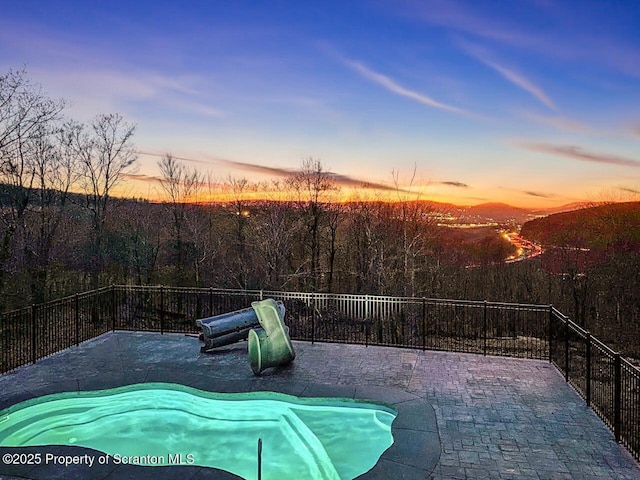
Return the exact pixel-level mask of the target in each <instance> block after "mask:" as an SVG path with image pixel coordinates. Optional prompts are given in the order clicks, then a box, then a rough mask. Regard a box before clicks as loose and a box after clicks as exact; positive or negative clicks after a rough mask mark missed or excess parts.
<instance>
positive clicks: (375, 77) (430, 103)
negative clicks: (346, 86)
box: [342, 58, 469, 115]
mask: <svg viewBox="0 0 640 480" xmlns="http://www.w3.org/2000/svg"><path fill="white" fill-rule="evenodd" d="M342 61H343V62H344V63H345V64H346V65H347V66H349V68H351V69H352V70H354V71H355V72H357V73H358V74H360V75H361V76H362V77H364V78H366V79H367V80H369V81H371V82H373V83H376V84H378V85H380V86H382V87H384V88H386V89H387V90H388V91H390V92H392V93H395V94H396V95H400V96H402V97H406V98H409V99H411V100H413V101H415V102H418V103H421V104H422V105H426V106H427V107H431V108H437V109H439V110H445V111H448V112H453V113H458V114H463V115H468V114H469V112H467V111H465V110H463V109H461V108H458V107H454V106H453V105H449V104H446V103H443V102H439V101H437V100H435V99H433V98H431V97H429V96H428V95H425V94H424V93H419V92H416V91H414V90H410V89H408V88H406V87H403V86H402V85H400V84H399V83H398V82H397V81H395V80H394V79H392V78H390V77H388V76H386V75H383V74H382V73H379V72H376V71H374V70H371V69H370V68H369V67H367V66H365V65H364V64H363V63H360V62H356V61H353V60H349V59H346V58H343V59H342Z"/></svg>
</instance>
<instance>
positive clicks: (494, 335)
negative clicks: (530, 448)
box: [0, 286, 640, 458]
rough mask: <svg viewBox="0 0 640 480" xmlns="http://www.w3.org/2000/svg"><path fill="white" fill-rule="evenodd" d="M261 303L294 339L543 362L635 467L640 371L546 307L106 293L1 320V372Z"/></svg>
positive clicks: (146, 290) (120, 289) (145, 290)
mask: <svg viewBox="0 0 640 480" xmlns="http://www.w3.org/2000/svg"><path fill="white" fill-rule="evenodd" d="M262 298H274V299H276V300H281V301H283V302H284V304H285V307H286V323H287V325H288V326H289V329H290V334H291V337H292V338H293V339H296V340H305V341H311V342H339V343H356V344H364V345H384V346H395V347H404V348H415V349H428V350H445V351H451V352H465V353H477V354H484V355H503V356H510V357H521V358H534V359H548V360H549V361H551V362H552V363H553V364H554V365H555V366H556V367H557V368H558V369H559V370H560V371H561V372H562V373H563V374H564V375H565V379H566V380H567V381H568V382H569V383H571V385H573V387H574V388H575V389H576V390H577V391H578V393H579V394H580V395H582V397H583V398H584V399H585V401H586V402H587V404H588V405H589V406H590V407H591V408H593V410H594V411H595V412H596V413H597V414H598V415H599V416H600V417H601V418H602V420H603V421H604V422H605V423H606V424H607V425H608V426H609V427H610V428H611V429H612V430H613V432H614V435H615V437H616V439H617V440H618V441H620V442H621V443H622V444H624V445H625V446H626V447H627V448H628V449H629V450H630V451H631V452H632V454H633V455H634V456H635V457H636V458H640V370H639V369H638V368H636V367H634V366H633V365H631V364H630V363H629V362H627V361H626V360H625V359H623V358H621V357H620V355H619V354H617V353H616V352H614V351H613V350H612V349H611V348H609V347H608V346H606V345H604V344H603V343H602V342H600V341H599V340H598V339H597V338H594V337H592V336H591V335H590V334H589V332H586V331H584V330H583V329H581V328H580V327H579V326H578V325H577V324H575V323H574V322H572V321H571V320H570V319H568V318H567V317H566V316H564V315H563V314H562V313H561V312H559V311H558V310H557V309H555V308H553V307H551V306H549V305H527V304H513V303H496V302H486V301H484V302H483V301H466V300H443V299H430V298H402V297H384V296H370V295H343V294H328V293H302V292H274V291H258V290H251V291H245V290H222V289H213V288H179V287H148V286H111V287H106V288H102V289H99V290H94V291H91V292H86V293H83V294H79V295H74V296H72V297H67V298H64V299H61V300H56V301H53V302H48V303H45V304H42V305H34V306H32V307H30V308H25V309H22V310H17V311H14V312H9V313H5V314H3V315H0V373H4V372H8V371H10V370H13V369H15V368H17V367H19V366H21V365H25V364H28V363H35V362H36V361H37V360H38V359H41V358H44V357H46V356H48V355H51V354H53V353H55V352H57V351H60V350H62V349H65V348H67V347H70V346H72V345H77V344H79V343H80V342H82V341H85V340H88V339H90V338H94V337H96V336H98V335H101V334H103V333H105V332H108V331H112V330H134V331H153V332H161V333H164V332H177V333H197V329H196V325H195V320H196V319H198V318H205V317H210V316H213V315H218V314H221V313H225V312H229V311H233V310H240V309H242V308H246V307H247V306H249V305H250V303H251V302H252V301H255V300H260V299H262Z"/></svg>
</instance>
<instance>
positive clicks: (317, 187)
mask: <svg viewBox="0 0 640 480" xmlns="http://www.w3.org/2000/svg"><path fill="white" fill-rule="evenodd" d="M289 186H290V188H291V189H292V190H293V192H294V193H295V195H296V196H297V204H298V208H299V209H300V211H301V212H302V214H303V217H304V219H305V223H306V227H307V234H308V235H307V246H308V250H309V258H310V263H309V265H310V267H309V280H310V283H309V287H310V288H311V289H312V291H317V290H318V288H319V287H320V277H321V271H320V250H321V248H320V238H321V235H320V232H321V228H322V221H323V219H324V215H325V212H326V202H327V198H326V197H327V193H328V192H331V191H335V190H336V185H335V182H334V181H333V180H332V177H331V174H330V173H329V172H327V171H326V170H325V169H324V166H323V165H322V162H321V161H320V160H318V159H314V158H307V159H305V160H304V161H303V162H302V168H301V170H300V171H299V172H298V173H296V174H295V175H293V176H292V177H291V178H290V179H289Z"/></svg>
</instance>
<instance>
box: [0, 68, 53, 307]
mask: <svg viewBox="0 0 640 480" xmlns="http://www.w3.org/2000/svg"><path fill="white" fill-rule="evenodd" d="M63 108H64V102H62V101H55V100H52V99H50V98H48V97H47V96H46V95H45V94H44V93H43V92H42V89H41V88H40V87H39V86H38V85H36V84H33V83H31V82H30V81H29V79H28V78H27V76H26V71H25V70H24V69H22V70H18V71H13V70H10V71H9V72H8V73H7V74H6V75H4V76H0V183H2V184H3V189H4V190H5V193H4V195H2V196H0V198H1V200H0V202H1V204H0V219H1V222H2V223H1V227H2V238H1V239H0V293H2V292H4V287H5V281H6V278H5V272H6V268H7V262H8V260H9V259H11V258H12V248H13V241H14V237H15V234H16V231H17V230H18V229H20V228H24V216H25V213H26V212H27V209H28V207H29V205H30V202H31V201H32V194H33V190H32V189H33V186H34V179H35V175H36V169H35V168H34V165H33V159H34V151H33V148H34V147H37V140H38V138H39V137H40V136H41V135H42V134H43V131H46V126H47V125H49V124H50V123H52V122H54V121H55V120H56V119H57V118H58V117H59V115H60V113H61V111H62V109H63ZM3 307H4V295H0V308H3Z"/></svg>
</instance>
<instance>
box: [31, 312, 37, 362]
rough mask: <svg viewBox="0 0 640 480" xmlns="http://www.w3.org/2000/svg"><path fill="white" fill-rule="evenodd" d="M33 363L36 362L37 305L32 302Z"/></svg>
mask: <svg viewBox="0 0 640 480" xmlns="http://www.w3.org/2000/svg"><path fill="white" fill-rule="evenodd" d="M31 363H36V305H35V304H34V303H32V304H31Z"/></svg>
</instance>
